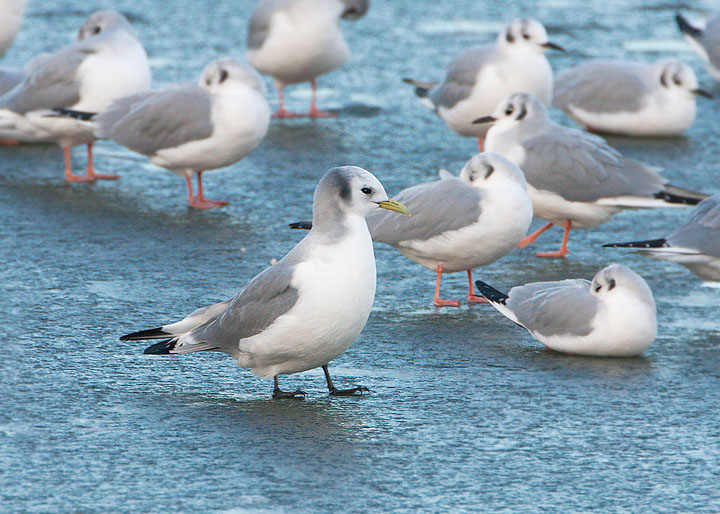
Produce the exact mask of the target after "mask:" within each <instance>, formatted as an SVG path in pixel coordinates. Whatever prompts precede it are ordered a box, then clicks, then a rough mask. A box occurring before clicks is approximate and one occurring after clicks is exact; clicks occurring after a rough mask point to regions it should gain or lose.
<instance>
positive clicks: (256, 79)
mask: <svg viewBox="0 0 720 514" xmlns="http://www.w3.org/2000/svg"><path fill="white" fill-rule="evenodd" d="M198 85H199V86H200V87H202V88H205V90H207V92H208V93H210V94H211V95H221V94H223V93H224V92H226V91H229V90H231V89H233V88H235V87H237V86H246V87H249V88H251V89H254V90H256V91H257V92H259V93H260V94H261V95H265V84H264V83H263V81H262V79H261V78H260V75H258V74H257V72H256V71H255V70H254V69H252V68H251V67H250V66H249V65H248V64H245V63H244V62H240V61H236V60H234V59H229V58H223V59H217V60H215V61H213V62H211V63H210V64H208V65H207V66H206V67H205V69H204V70H203V72H202V75H201V76H200V80H199V82H198Z"/></svg>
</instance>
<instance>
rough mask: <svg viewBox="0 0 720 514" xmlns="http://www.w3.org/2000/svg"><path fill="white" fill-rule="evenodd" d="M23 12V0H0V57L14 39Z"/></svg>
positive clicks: (18, 29)
mask: <svg viewBox="0 0 720 514" xmlns="http://www.w3.org/2000/svg"><path fill="white" fill-rule="evenodd" d="M24 12H25V0H0V57H2V56H3V54H4V53H5V52H7V49H8V48H10V45H12V43H13V41H15V37H16V36H17V34H18V32H19V31H20V25H21V24H22V19H23V13H24Z"/></svg>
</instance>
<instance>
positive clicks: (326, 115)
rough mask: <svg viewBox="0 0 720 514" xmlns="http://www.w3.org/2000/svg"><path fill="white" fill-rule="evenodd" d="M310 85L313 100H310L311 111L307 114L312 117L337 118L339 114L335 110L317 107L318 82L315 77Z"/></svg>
mask: <svg viewBox="0 0 720 514" xmlns="http://www.w3.org/2000/svg"><path fill="white" fill-rule="evenodd" d="M310 87H312V100H311V101H310V111H308V113H307V115H308V116H309V117H311V118H335V117H337V114H335V113H333V112H326V111H319V110H318V108H317V83H316V82H315V79H312V80H311V81H310Z"/></svg>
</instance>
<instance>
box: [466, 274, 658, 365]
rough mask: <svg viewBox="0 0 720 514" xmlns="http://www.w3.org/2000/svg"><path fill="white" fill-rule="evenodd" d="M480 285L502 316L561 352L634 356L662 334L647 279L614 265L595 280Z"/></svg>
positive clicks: (479, 282) (477, 282) (477, 283)
mask: <svg viewBox="0 0 720 514" xmlns="http://www.w3.org/2000/svg"><path fill="white" fill-rule="evenodd" d="M475 284H476V285H477V288H478V290H479V291H480V292H481V293H482V294H483V295H484V296H485V297H486V298H487V299H488V300H489V301H490V304H491V305H492V306H493V307H495V308H496V309H497V310H498V311H500V313H501V314H503V316H505V317H506V318H508V319H510V320H511V321H513V322H514V323H516V324H518V325H520V326H521V327H523V328H524V329H526V330H527V331H528V332H530V335H532V336H533V337H534V338H535V339H537V340H538V341H540V342H541V343H542V344H544V345H545V346H546V347H548V348H549V349H551V350H555V351H558V352H565V353H572V354H577V355H592V356H597V357H631V356H634V355H640V354H641V353H642V352H644V351H645V350H646V349H647V348H648V347H649V346H650V344H651V343H652V342H653V340H654V339H655V335H656V334H657V314H656V308H655V299H654V298H653V294H652V291H651V290H650V288H649V287H648V285H647V283H646V282H645V280H643V279H642V277H641V276H640V275H638V274H637V273H635V272H634V271H632V270H631V269H630V268H627V267H625V266H621V265H619V264H612V265H610V266H608V267H607V268H605V269H602V270H600V271H599V272H598V273H597V274H596V275H595V277H594V278H593V280H592V282H589V281H587V280H584V279H575V280H562V281H559V282H534V283H531V284H525V285H524V286H517V287H513V288H512V289H510V291H509V292H508V293H507V294H504V293H501V292H500V291H498V290H497V289H494V288H492V287H490V286H489V285H488V284H486V283H484V282H481V281H480V280H478V281H476V282H475Z"/></svg>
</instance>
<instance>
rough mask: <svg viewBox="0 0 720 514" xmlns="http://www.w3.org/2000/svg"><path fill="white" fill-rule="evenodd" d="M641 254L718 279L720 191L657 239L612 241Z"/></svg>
mask: <svg viewBox="0 0 720 514" xmlns="http://www.w3.org/2000/svg"><path fill="white" fill-rule="evenodd" d="M604 246H606V247H610V248H632V249H634V250H636V251H638V252H639V253H641V254H642V255H647V256H649V257H654V258H655V259H660V260H662V261H668V262H675V263H678V264H682V265H683V266H685V267H686V268H687V269H689V270H690V271H692V272H693V273H694V274H695V275H697V276H698V277H700V278H701V279H703V280H708V281H711V282H720V194H716V195H713V196H711V197H710V198H706V199H705V200H703V201H702V202H700V203H699V204H698V206H697V207H696V208H695V210H694V211H693V213H692V216H690V219H689V220H688V222H687V223H685V224H684V225H682V226H680V227H678V228H676V229H675V230H673V231H672V232H670V234H668V235H667V236H665V237H662V238H660V239H651V240H646V241H631V242H629V243H611V244H606V245H604Z"/></svg>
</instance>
